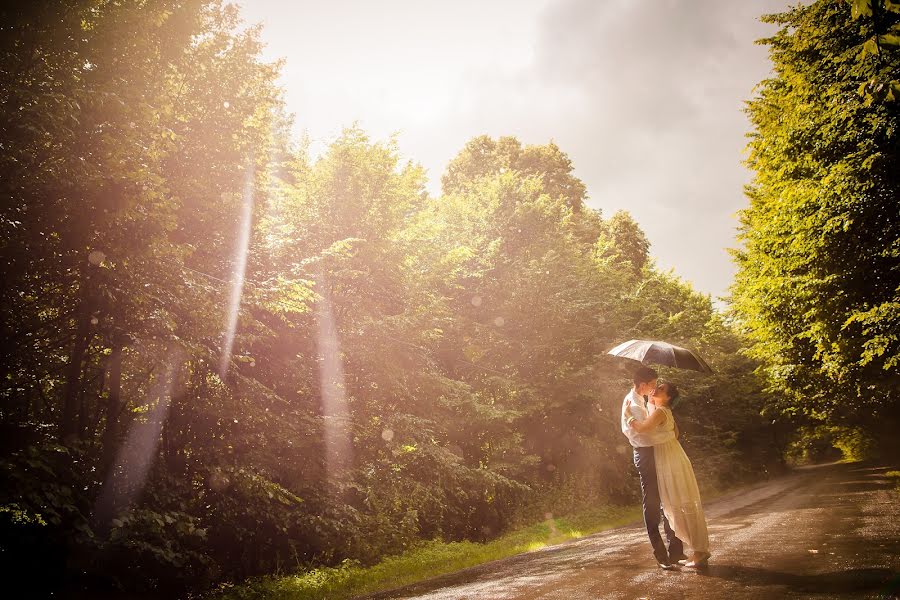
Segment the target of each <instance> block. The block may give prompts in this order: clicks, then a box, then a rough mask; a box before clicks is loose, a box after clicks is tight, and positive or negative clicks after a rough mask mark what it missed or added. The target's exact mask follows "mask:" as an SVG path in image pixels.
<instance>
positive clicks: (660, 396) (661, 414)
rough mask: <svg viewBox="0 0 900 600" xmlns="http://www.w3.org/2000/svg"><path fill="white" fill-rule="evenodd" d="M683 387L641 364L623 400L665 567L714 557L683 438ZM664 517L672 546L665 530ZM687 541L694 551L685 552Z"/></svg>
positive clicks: (625, 428)
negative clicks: (677, 410) (675, 412)
mask: <svg viewBox="0 0 900 600" xmlns="http://www.w3.org/2000/svg"><path fill="white" fill-rule="evenodd" d="M677 400H678V389H677V388H676V387H675V385H674V384H672V383H666V382H664V383H661V384H659V385H657V374H656V371H654V370H653V369H650V368H648V367H641V368H639V369H638V370H637V371H636V372H635V374H634V387H633V388H632V389H631V391H630V392H629V393H628V395H627V396H625V400H624V402H623V403H622V433H624V434H625V435H626V436H627V437H628V441H629V442H631V445H632V446H633V447H634V466H635V467H637V470H638V474H639V475H640V478H641V496H642V500H643V506H644V523H645V524H646V526H647V535H648V536H649V537H650V544H651V545H652V546H653V555H654V556H655V557H656V561H657V563H659V566H660V567H662V568H663V569H675V568H677V567H678V565H679V564H684V565H685V566H686V567H689V568H703V567H704V566H706V563H707V561H708V560H709V556H710V554H709V533H708V532H707V529H706V517H705V515H704V514H703V506H702V505H701V503H700V491H699V489H698V488H697V478H696V477H695V476H694V469H693V467H692V466H691V461H690V460H688V457H687V455H686V454H685V453H684V450H683V449H682V447H681V444H679V443H678V439H677V428H676V426H675V419H674V418H673V416H672V404H673V403H674V402H676V401H677ZM660 521H662V524H663V528H664V529H665V532H666V539H667V541H668V548H666V544H665V543H663V540H662V536H660V533H659V524H660ZM685 545H686V546H687V547H689V548H690V549H691V551H692V555H691V557H690V559H689V558H688V557H687V555H685V553H684V550H685Z"/></svg>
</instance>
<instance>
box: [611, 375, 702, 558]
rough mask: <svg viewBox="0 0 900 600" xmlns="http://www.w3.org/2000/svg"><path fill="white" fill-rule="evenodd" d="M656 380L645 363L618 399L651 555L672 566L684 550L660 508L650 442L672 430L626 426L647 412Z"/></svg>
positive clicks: (659, 441) (666, 437) (666, 438)
mask: <svg viewBox="0 0 900 600" xmlns="http://www.w3.org/2000/svg"><path fill="white" fill-rule="evenodd" d="M656 380H657V374H656V371H654V370H653V369H650V368H648V367H641V368H639V369H638V370H637V371H636V372H635V374H634V387H633V388H632V389H631V391H630V392H628V395H627V396H625V400H624V401H623V402H622V433H624V434H625V436H626V437H628V441H629V442H631V445H632V447H634V466H635V467H637V471H638V474H639V475H640V477H641V500H642V501H643V506H644V524H645V525H646V526H647V535H648V536H649V538H650V545H651V546H653V555H654V556H655V557H656V562H657V563H658V564H659V566H660V567H662V568H663V569H674V568H675V567H676V566H677V564H678V561H681V560H687V556H685V554H684V544H682V542H681V540H679V539H678V538H677V537H675V532H674V531H672V528H671V527H670V526H669V521H668V520H667V519H666V517H665V515H664V514H663V512H662V506H661V502H660V499H659V486H658V485H657V482H656V459H655V457H654V456H653V446H654V445H656V444H662V443H663V442H668V441H669V440H671V439H674V437H675V433H674V432H672V431H648V432H646V433H638V432H637V431H635V430H634V429H633V428H631V427H629V426H628V425H629V423H630V422H631V421H633V420H637V421H643V420H644V419H646V418H647V417H648V416H649V412H648V407H647V396H648V395H649V394H651V393H652V392H653V390H655V389H656ZM660 521H662V523H663V529H665V532H666V539H667V540H668V542H669V549H668V550H666V546H665V544H664V543H663V540H662V536H661V535H660V534H659V522H660Z"/></svg>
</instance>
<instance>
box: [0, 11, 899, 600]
mask: <svg viewBox="0 0 900 600" xmlns="http://www.w3.org/2000/svg"><path fill="white" fill-rule="evenodd" d="M764 18H766V19H768V20H769V22H772V23H775V24H777V25H778V26H779V32H778V33H777V34H776V35H775V36H773V37H772V38H771V39H767V40H763V42H762V43H764V44H765V45H766V46H767V47H768V49H769V54H770V58H771V62H772V68H773V71H772V74H771V77H770V78H769V79H766V80H764V81H762V82H760V84H759V86H758V88H757V89H756V91H755V92H754V95H753V96H752V97H751V98H748V103H747V108H746V110H747V114H748V117H749V119H750V124H749V125H748V127H749V128H750V129H751V134H750V136H749V140H748V143H749V145H748V156H747V165H748V167H749V168H750V169H751V170H752V172H753V177H754V178H753V182H752V183H751V184H750V185H749V186H748V188H747V190H746V195H747V206H746V208H745V209H744V210H742V211H741V213H740V215H739V221H740V224H739V231H738V239H737V240H736V241H735V248H736V249H735V250H734V251H733V254H734V260H735V261H736V264H737V267H738V273H737V276H736V278H735V282H734V285H733V287H732V290H731V294H730V297H729V298H727V299H726V300H727V302H726V303H725V304H724V306H723V305H719V304H717V303H714V301H713V299H712V298H711V297H710V296H709V295H708V294H704V293H701V292H699V291H697V290H695V289H694V288H693V286H692V285H691V284H690V283H689V282H687V281H685V280H682V279H680V278H679V277H678V276H677V275H676V274H675V273H674V272H671V271H666V270H662V269H660V268H659V267H657V265H656V264H655V262H654V260H653V258H652V253H651V245H650V244H651V241H652V240H648V239H647V236H646V235H645V234H644V232H643V231H642V230H641V228H640V226H639V225H638V224H637V223H636V222H635V220H634V219H633V218H632V216H631V215H630V214H629V213H628V212H625V211H620V212H616V213H614V214H603V213H602V212H601V211H598V210H596V209H593V208H591V207H590V206H589V202H588V201H589V190H587V189H586V186H585V185H584V183H583V182H582V181H580V180H579V179H578V178H577V177H576V176H575V175H574V174H573V164H572V161H571V160H570V158H569V156H568V155H567V154H566V152H565V151H564V149H563V148H560V147H558V146H557V145H556V144H554V143H553V142H549V141H548V142H547V143H544V144H537V145H530V144H526V143H523V142H522V141H520V140H519V139H517V138H515V137H512V136H506V137H489V136H479V137H475V138H473V139H471V140H470V141H469V142H468V143H466V144H465V145H464V147H462V148H460V149H459V152H458V154H457V155H456V157H455V158H453V160H452V161H451V162H450V163H449V164H448V165H447V168H446V170H445V171H444V172H443V173H442V174H436V176H439V177H440V184H441V185H440V194H438V195H434V194H430V193H429V192H428V191H427V188H426V173H425V172H424V170H423V169H422V168H421V167H420V166H419V165H418V164H417V163H416V162H415V158H416V157H406V156H401V154H400V153H399V151H398V149H397V144H396V142H395V140H391V139H387V140H378V139H372V138H371V137H370V136H369V135H368V134H367V133H366V131H364V130H362V129H361V128H360V127H359V126H356V125H350V126H348V127H347V128H346V129H345V130H344V132H343V133H342V134H341V135H340V136H339V137H337V138H336V139H334V140H333V141H332V142H331V144H330V146H329V147H328V148H327V150H326V151H325V152H323V153H322V154H321V155H317V156H312V154H311V153H310V151H309V146H308V144H306V143H305V142H304V141H303V140H300V139H296V138H295V137H294V136H293V134H292V128H291V123H292V116H291V115H290V114H289V113H288V112H287V110H286V108H285V103H284V97H283V92H282V90H281V88H280V87H279V84H278V76H279V68H280V66H281V65H280V64H279V63H277V62H276V63H271V62H266V61H265V60H263V59H262V57H261V41H260V29H259V28H258V27H247V26H245V25H244V24H243V22H242V20H241V17H240V14H239V10H238V8H236V7H235V6H233V5H230V4H226V3H224V2H220V1H218V0H148V1H143V2H110V1H90V2H88V1H82V0H61V1H59V2H52V3H19V4H17V5H16V4H13V5H10V6H4V8H2V9H0V29H2V38H0V52H2V60H0V72H2V75H0V77H2V79H0V81H2V87H0V131H2V137H0V148H2V152H0V173H2V177H0V197H2V199H3V201H2V207H0V211H2V213H0V229H2V236H0V266H2V281H3V285H2V289H0V294H2V307H3V310H2V319H0V326H2V336H3V339H4V344H3V347H2V350H0V352H2V364H3V369H4V371H3V379H2V385H0V399H2V404H0V429H2V435H0V448H2V452H0V479H2V482H3V485H2V488H0V490H2V492H0V551H2V554H3V557H4V560H3V562H4V567H3V570H4V574H5V575H6V577H7V578H8V579H9V580H21V581H27V582H28V585H30V586H33V590H34V593H35V594H36V595H41V596H43V595H49V594H50V593H55V594H57V596H56V597H59V595H63V596H65V595H66V594H68V595H73V596H74V595H77V594H80V593H84V594H87V593H90V594H92V595H90V596H84V597H101V596H102V595H103V594H117V593H126V592H127V593H133V594H143V595H145V596H146V597H176V596H179V595H184V594H189V593H191V594H199V593H206V592H207V591H209V590H213V589H215V588H216V586H220V585H222V584H232V583H239V582H241V581H243V580H245V579H247V578H251V577H256V576H261V575H267V574H273V573H286V572H288V573H290V572H302V571H304V570H309V569H313V568H316V567H323V566H325V567H327V566H334V565H340V564H343V563H345V562H346V561H354V562H355V563H356V564H361V565H371V564H375V563H377V562H378V561H380V560H382V559H383V558H384V557H387V556H392V555H397V554H399V553H402V552H404V551H406V550H408V549H410V548H414V547H416V546H417V545H419V544H421V543H424V542H428V541H431V540H442V541H446V542H452V541H471V542H485V541H489V540H491V539H493V538H495V537H496V536H498V535H500V534H501V533H504V532H508V531H510V530H513V529H514V528H516V527H520V526H523V525H527V524H530V523H533V522H536V521H541V520H542V519H543V518H544V515H546V514H547V513H552V514H560V515H562V514H568V513H574V512H577V511H579V510H582V509H584V508H586V507H592V506H606V505H630V504H633V503H635V502H638V501H639V499H640V489H639V486H638V484H637V477H636V473H635V472H634V468H633V466H632V464H631V461H632V458H631V453H630V448H628V447H627V441H626V440H625V438H624V437H623V436H622V434H621V431H620V429H619V420H618V410H619V406H620V403H621V400H622V397H623V396H624V394H625V393H626V391H627V390H628V389H629V387H630V381H629V380H630V368H633V367H634V365H629V364H625V363H623V361H621V360H617V359H615V358H612V357H609V356H607V355H606V351H607V350H608V349H609V348H610V347H612V346H613V345H615V344H616V343H618V342H621V341H623V340H628V339H633V338H639V339H660V340H666V341H669V342H671V343H675V344H678V345H683V346H686V347H690V348H692V349H694V350H696V351H697V352H698V353H699V354H701V355H702V356H703V357H704V358H705V359H706V360H707V362H709V364H710V365H711V366H712V367H713V369H714V370H715V373H714V374H712V375H699V374H697V373H691V372H686V371H675V370H671V369H668V370H666V369H663V370H662V376H663V377H664V378H666V379H668V380H670V381H674V382H677V383H678V384H679V385H680V386H681V387H682V389H683V390H684V391H685V400H684V402H683V403H682V404H681V405H680V406H679V407H678V409H677V414H678V419H679V423H680V428H681V436H682V443H683V444H684V446H685V449H686V450H687V452H688V454H689V455H690V456H691V457H692V460H693V462H694V466H695V468H696V470H697V475H698V479H700V480H701V481H702V482H703V483H704V485H705V486H707V487H708V489H710V490H713V489H719V490H723V489H727V488H729V487H732V486H735V485H737V484H740V483H743V482H747V481H754V480H759V479H762V478H766V477H769V476H772V475H774V474H777V473H779V472H781V470H783V469H785V468H787V467H788V466H789V465H793V464H798V463H802V462H805V461H816V460H826V459H829V460H830V459H835V458H840V457H843V458H845V459H861V458H867V457H870V456H874V455H877V454H878V453H886V452H896V451H897V448H896V444H897V442H896V439H897V436H896V431H897V427H898V424H900V422H898V416H897V415H898V412H897V408H898V406H897V405H898V392H900V339H898V338H900V218H898V214H900V211H898V206H900V202H898V199H900V132H898V128H900V25H898V23H900V4H898V3H896V2H892V1H890V0H884V1H880V0H874V2H873V1H871V0H870V1H862V2H860V1H856V2H842V1H835V0H816V1H815V2H812V3H809V4H807V5H806V6H798V7H797V8H793V9H791V10H790V11H788V12H786V13H783V14H779V15H770V16H768V17H764ZM310 85H315V82H310ZM735 160H736V161H737V160H740V157H736V158H735ZM694 234H696V232H680V231H672V232H671V235H673V236H683V235H694ZM626 362H627V361H626Z"/></svg>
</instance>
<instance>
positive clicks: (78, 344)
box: [60, 278, 91, 442]
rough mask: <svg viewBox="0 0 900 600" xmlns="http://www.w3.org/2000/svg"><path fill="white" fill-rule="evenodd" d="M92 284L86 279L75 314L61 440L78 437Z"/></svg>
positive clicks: (64, 393)
mask: <svg viewBox="0 0 900 600" xmlns="http://www.w3.org/2000/svg"><path fill="white" fill-rule="evenodd" d="M89 285H90V282H89V281H88V280H87V278H84V288H83V290H82V294H81V302H80V304H79V306H78V310H77V312H76V314H75V325H76V327H75V341H74V343H73V344H72V352H71V353H70V354H69V364H68V367H67V369H66V385H65V388H64V389H63V415H62V423H61V425H60V439H61V440H62V441H63V442H69V441H72V440H73V439H74V438H75V437H76V436H77V435H78V400H79V388H80V387H81V385H80V384H81V367H82V363H83V362H84V355H85V353H86V352H87V348H88V342H89V341H90V332H91V311H90V307H89V306H88V294H89V291H88V288H89Z"/></svg>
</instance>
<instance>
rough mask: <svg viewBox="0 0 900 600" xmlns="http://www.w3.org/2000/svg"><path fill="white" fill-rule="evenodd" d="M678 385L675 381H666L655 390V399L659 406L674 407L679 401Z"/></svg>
mask: <svg viewBox="0 0 900 600" xmlns="http://www.w3.org/2000/svg"><path fill="white" fill-rule="evenodd" d="M679 395H680V394H679V393H678V386H676V385H675V384H674V383H670V382H668V381H664V382H662V383H661V384H659V385H658V386H656V390H654V392H653V400H654V402H655V403H656V405H657V406H668V407H670V408H671V407H673V406H675V404H677V403H678V397H679Z"/></svg>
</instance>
